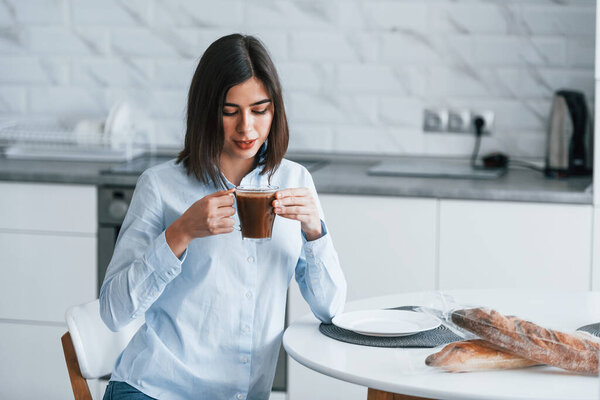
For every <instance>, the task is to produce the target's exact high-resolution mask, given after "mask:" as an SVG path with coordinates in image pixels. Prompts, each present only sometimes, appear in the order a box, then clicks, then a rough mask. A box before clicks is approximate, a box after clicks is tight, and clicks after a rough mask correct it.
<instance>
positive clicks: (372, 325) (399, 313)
mask: <svg viewBox="0 0 600 400" xmlns="http://www.w3.org/2000/svg"><path fill="white" fill-rule="evenodd" d="M332 322H333V324H334V325H336V326H339V327H340V328H344V329H348V330H351V331H354V332H356V333H360V334H361V335H368V336H408V335H414V334H415V333H419V332H423V331H428V330H430V329H434V328H437V327H438V326H440V321H438V320H437V319H436V318H434V317H432V316H430V315H427V314H423V313H420V312H414V311H406V310H362V311H351V312H347V313H343V314H340V315H337V316H335V317H334V318H333V321H332Z"/></svg>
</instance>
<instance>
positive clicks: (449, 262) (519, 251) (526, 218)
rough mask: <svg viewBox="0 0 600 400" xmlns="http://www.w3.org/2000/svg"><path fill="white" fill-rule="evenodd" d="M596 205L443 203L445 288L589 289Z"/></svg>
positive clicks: (442, 270)
mask: <svg viewBox="0 0 600 400" xmlns="http://www.w3.org/2000/svg"><path fill="white" fill-rule="evenodd" d="M592 214H593V208H592V206H591V205H574V204H540V203H511V202H491V201H453V200H443V201H441V202H440V250H439V251H440V288H441V289H462V288H465V289H468V288H480V289H481V288H500V287H512V288H514V287H533V288H557V289H566V290H568V289H573V290H589V289H590V285H591V283H590V274H591V269H590V268H591V253H592V242H591V238H592Z"/></svg>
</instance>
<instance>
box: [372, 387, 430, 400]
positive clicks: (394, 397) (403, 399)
mask: <svg viewBox="0 0 600 400" xmlns="http://www.w3.org/2000/svg"><path fill="white" fill-rule="evenodd" d="M367 400H428V399H426V398H424V397H414V396H407V395H404V394H397V393H390V392H384V391H383V390H377V389H371V388H369V391H368V392H367Z"/></svg>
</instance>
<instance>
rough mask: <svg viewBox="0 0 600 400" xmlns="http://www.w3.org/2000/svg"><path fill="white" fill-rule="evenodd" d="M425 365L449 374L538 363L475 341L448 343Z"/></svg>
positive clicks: (428, 359)
mask: <svg viewBox="0 0 600 400" xmlns="http://www.w3.org/2000/svg"><path fill="white" fill-rule="evenodd" d="M425 364H427V365H429V366H431V367H438V368H442V369H444V370H446V371H449V372H470V371H479V370H490V369H513V368H523V367H530V366H532V365H537V364H538V363H536V362H535V361H531V360H528V359H526V358H522V357H519V356H515V355H513V354H509V353H506V352H504V351H502V350H499V349H497V348H495V347H493V346H492V345H490V343H488V342H486V341H485V340H481V339H475V340H465V341H462V342H454V343H450V344H448V345H446V346H445V347H444V348H443V349H442V350H440V351H439V352H437V353H433V354H431V355H430V356H429V357H427V358H426V359H425Z"/></svg>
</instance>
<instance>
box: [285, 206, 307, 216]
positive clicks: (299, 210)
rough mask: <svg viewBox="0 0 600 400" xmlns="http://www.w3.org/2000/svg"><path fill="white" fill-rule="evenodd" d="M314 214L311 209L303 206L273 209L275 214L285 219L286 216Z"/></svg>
mask: <svg viewBox="0 0 600 400" xmlns="http://www.w3.org/2000/svg"><path fill="white" fill-rule="evenodd" d="M313 213H314V209H313V208H312V207H304V206H288V207H283V206H280V207H275V214H277V215H281V216H282V217H285V216H287V215H310V214H313Z"/></svg>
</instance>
